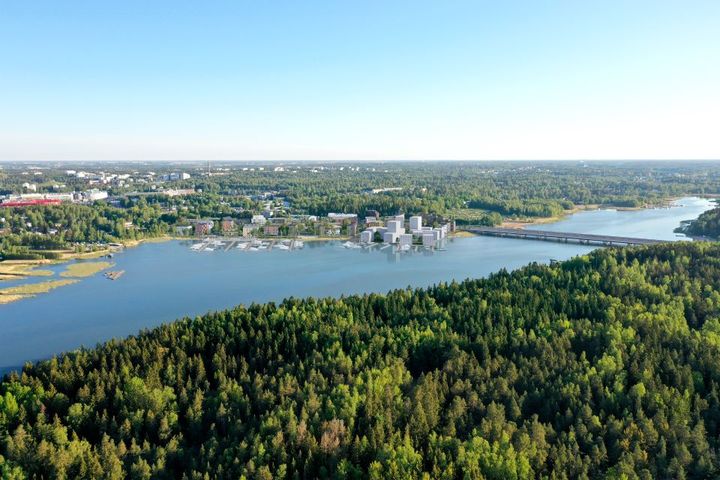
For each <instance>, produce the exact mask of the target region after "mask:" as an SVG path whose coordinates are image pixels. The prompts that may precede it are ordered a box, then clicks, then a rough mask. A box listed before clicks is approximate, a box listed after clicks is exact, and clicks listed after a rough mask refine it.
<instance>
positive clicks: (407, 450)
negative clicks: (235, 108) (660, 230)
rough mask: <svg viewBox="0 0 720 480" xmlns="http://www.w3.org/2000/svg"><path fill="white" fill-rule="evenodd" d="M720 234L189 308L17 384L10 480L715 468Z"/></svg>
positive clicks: (5, 422) (2, 470) (8, 448)
mask: <svg viewBox="0 0 720 480" xmlns="http://www.w3.org/2000/svg"><path fill="white" fill-rule="evenodd" d="M718 365H720V245H717V244H710V243H689V242H688V243H682V242H681V243H674V244H665V245H657V246H652V247H642V248H626V249H604V250H597V251H595V252H593V253H591V254H589V255H587V256H582V257H577V258H575V259H572V260H570V261H566V262H562V263H557V264H554V265H551V266H543V265H535V264H533V265H529V266H527V267H526V268H523V269H520V270H518V271H515V272H512V273H508V272H505V271H501V272H499V273H497V274H494V275H492V276H490V277H489V278H487V279H482V280H468V281H465V282H462V283H452V284H440V285H437V286H434V287H432V288H429V289H412V290H411V289H407V290H398V291H393V292H390V293H388V294H387V295H376V294H372V295H365V296H351V297H347V298H340V299H312V298H311V299H306V300H299V299H294V298H291V299H288V300H285V301H284V302H282V303H280V304H273V303H269V304H264V305H251V306H248V307H245V306H239V307H237V308H235V309H232V310H228V311H222V312H217V313H210V314H208V315H205V316H203V317H201V318H195V319H183V320H180V321H177V322H175V323H172V324H168V325H165V326H162V327H159V328H156V329H153V330H150V331H145V332H143V333H141V334H140V335H138V336H136V337H131V338H128V339H126V340H122V341H112V342H109V343H107V344H104V345H100V346H98V347H97V348H94V349H89V350H79V351H76V352H72V353H68V354H65V355H62V356H60V357H58V358H54V359H51V360H49V361H44V362H41V363H38V364H35V365H27V366H26V367H25V369H24V371H23V372H22V374H21V375H20V376H18V375H16V374H12V375H10V376H8V377H6V378H5V379H4V380H3V381H2V383H1V384H0V475H2V477H3V478H33V477H36V478H123V477H128V478H138V479H141V478H187V479H203V478H228V479H230V478H233V479H235V478H247V479H273V478H275V479H283V478H288V479H300V478H357V479H363V478H369V479H416V478H417V479H420V478H427V479H430V478H432V479H465V478H468V479H469V478H476V479H483V478H484V479H526V478H552V479H577V478H580V479H583V478H585V479H589V478H604V479H635V478H640V479H650V478H674V479H682V478H717V477H718V475H720V458H719V453H718V451H719V448H720V444H719V443H720V440H719V434H720V370H719V369H718Z"/></svg>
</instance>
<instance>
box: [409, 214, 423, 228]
mask: <svg viewBox="0 0 720 480" xmlns="http://www.w3.org/2000/svg"><path fill="white" fill-rule="evenodd" d="M421 229H422V217H421V216H420V215H413V216H412V217H410V231H411V232H413V231H415V230H421Z"/></svg>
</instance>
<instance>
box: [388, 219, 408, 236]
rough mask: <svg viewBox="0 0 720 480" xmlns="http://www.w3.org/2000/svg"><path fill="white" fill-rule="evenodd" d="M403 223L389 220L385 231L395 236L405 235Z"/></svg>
mask: <svg viewBox="0 0 720 480" xmlns="http://www.w3.org/2000/svg"><path fill="white" fill-rule="evenodd" d="M403 223H404V222H403V221H400V220H397V219H395V220H390V221H388V222H387V230H388V232H390V233H394V234H397V235H400V234H401V233H405V228H404V226H403Z"/></svg>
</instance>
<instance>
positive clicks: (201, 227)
mask: <svg viewBox="0 0 720 480" xmlns="http://www.w3.org/2000/svg"><path fill="white" fill-rule="evenodd" d="M214 225H215V222H213V221H212V220H198V221H197V222H195V235H196V236H198V237H200V236H203V235H209V234H210V232H211V231H212V228H213V226H214Z"/></svg>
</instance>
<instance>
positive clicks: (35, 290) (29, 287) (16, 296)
mask: <svg viewBox="0 0 720 480" xmlns="http://www.w3.org/2000/svg"><path fill="white" fill-rule="evenodd" d="M77 282H79V280H75V279H63V280H49V281H47V282H40V283H29V284H26V285H18V286H15V287H9V288H3V289H0V305H2V304H6V303H11V302H16V301H18V300H22V299H24V298H30V297H34V296H35V295H37V294H40V293H47V292H49V291H50V290H54V289H56V288H59V287H64V286H65V285H71V284H73V283H77Z"/></svg>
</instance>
